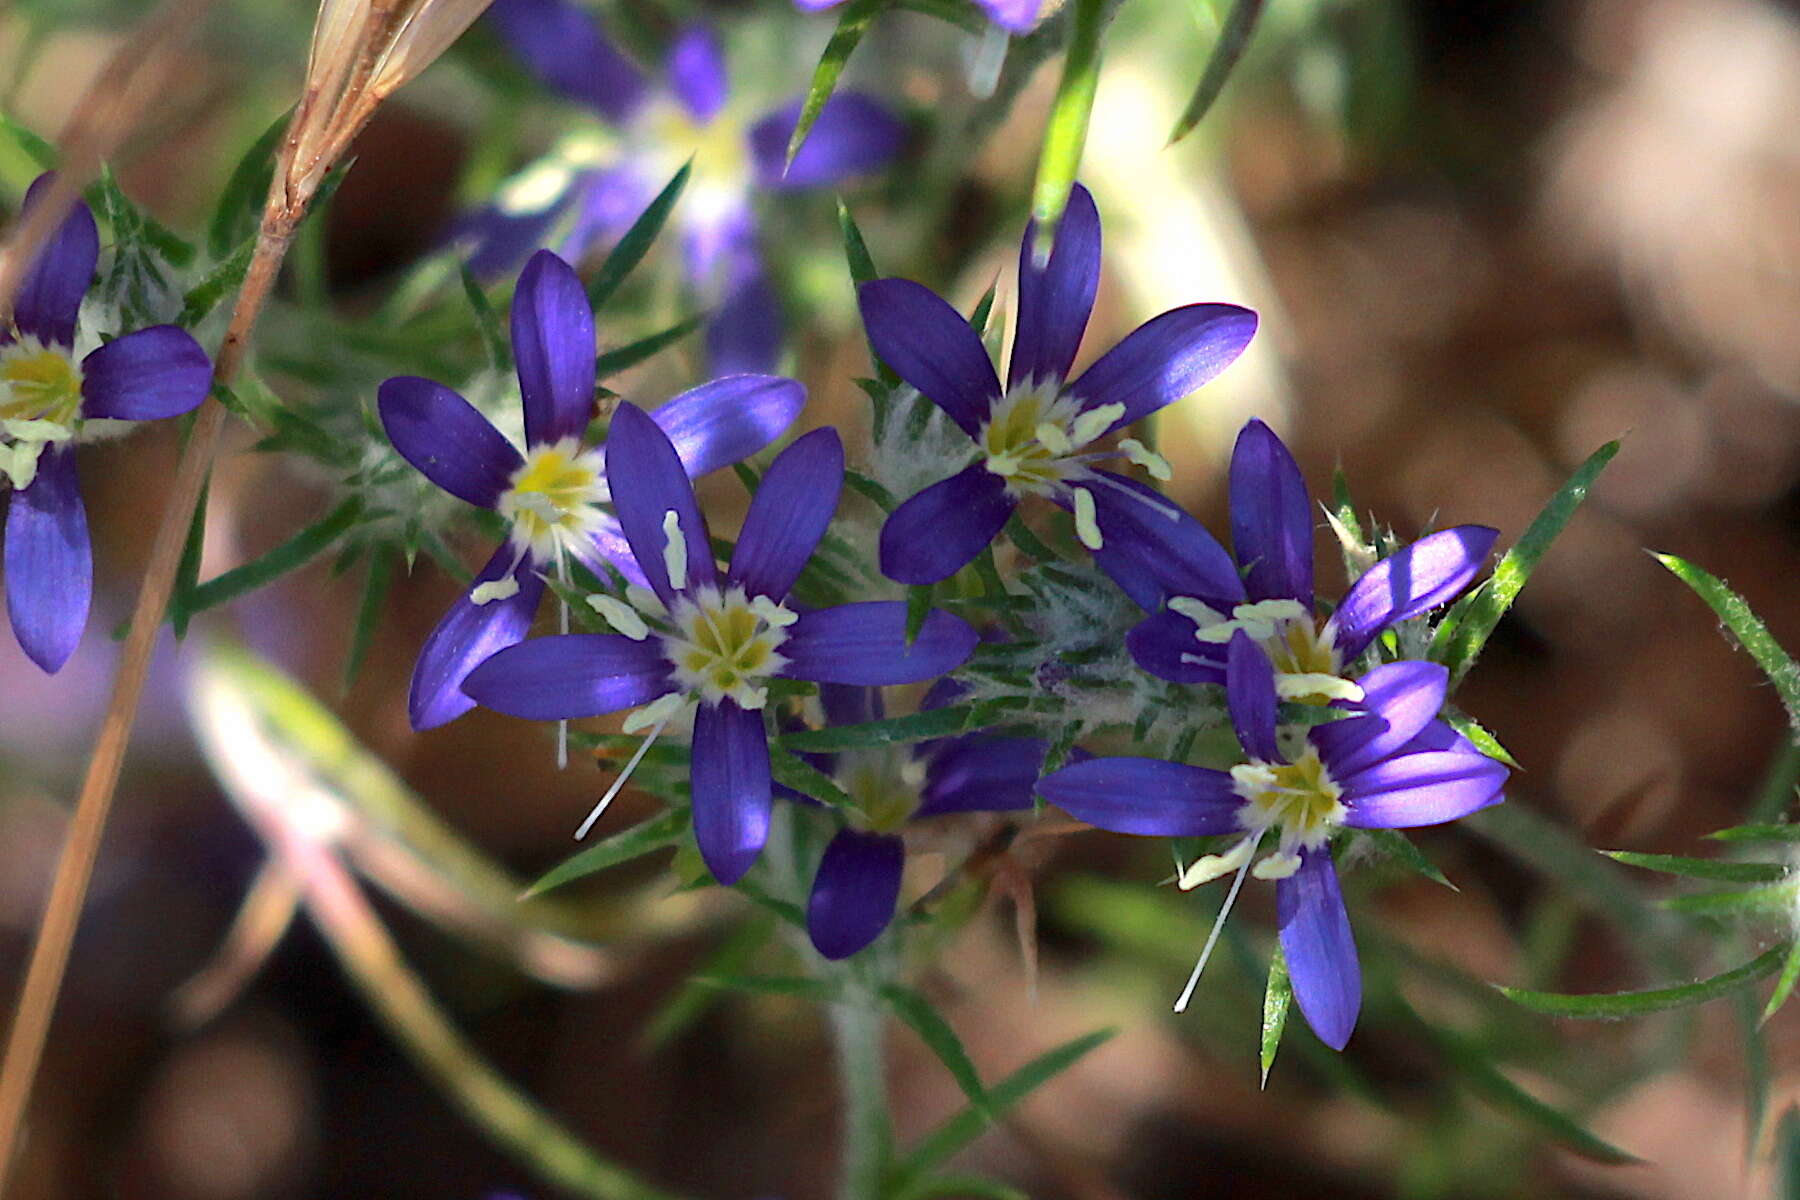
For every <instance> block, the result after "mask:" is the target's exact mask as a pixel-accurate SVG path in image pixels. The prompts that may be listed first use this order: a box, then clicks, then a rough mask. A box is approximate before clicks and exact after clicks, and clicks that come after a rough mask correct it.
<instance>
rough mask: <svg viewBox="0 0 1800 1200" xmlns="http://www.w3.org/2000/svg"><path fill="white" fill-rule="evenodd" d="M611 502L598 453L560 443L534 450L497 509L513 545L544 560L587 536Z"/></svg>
mask: <svg viewBox="0 0 1800 1200" xmlns="http://www.w3.org/2000/svg"><path fill="white" fill-rule="evenodd" d="M611 498H612V493H611V492H610V491H608V489H607V486H606V476H605V474H604V473H603V471H602V468H601V462H600V454H599V451H597V450H585V451H584V450H583V449H582V448H581V443H580V442H579V441H578V440H577V439H575V438H564V439H563V440H562V441H560V442H557V443H556V444H555V445H551V446H539V447H538V448H537V449H535V450H533V451H532V452H531V453H530V454H529V455H528V456H527V457H526V459H525V464H524V465H523V466H521V467H520V468H519V469H518V470H516V471H514V472H513V476H512V480H511V485H510V486H509V487H508V488H507V490H506V491H505V492H503V493H502V494H501V496H500V502H499V503H498V504H497V505H496V506H495V507H496V508H497V509H498V510H499V512H500V515H501V516H502V517H505V518H506V519H507V521H509V522H511V524H512V537H513V543H514V544H515V545H516V546H518V547H519V548H521V549H526V550H529V551H530V552H531V553H532V555H533V556H535V557H536V558H537V559H539V560H540V561H547V560H550V559H552V558H554V557H555V556H556V555H557V553H558V552H559V551H561V550H563V549H567V548H569V546H570V545H571V544H572V543H574V542H576V541H578V540H579V539H581V538H584V537H588V536H591V535H592V533H593V531H594V529H595V528H596V527H597V525H598V522H599V519H600V515H601V513H600V507H599V506H600V505H601V504H602V503H604V502H606V501H607V500H610V499H611Z"/></svg>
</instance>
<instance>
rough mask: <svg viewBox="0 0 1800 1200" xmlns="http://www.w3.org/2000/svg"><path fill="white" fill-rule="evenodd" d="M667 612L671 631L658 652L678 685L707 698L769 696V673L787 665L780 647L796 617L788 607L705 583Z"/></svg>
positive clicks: (751, 703)
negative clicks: (672, 671)
mask: <svg viewBox="0 0 1800 1200" xmlns="http://www.w3.org/2000/svg"><path fill="white" fill-rule="evenodd" d="M669 615H670V619H671V620H672V621H673V622H674V625H675V632H674V633H672V634H669V635H667V636H665V637H664V638H663V653H664V655H665V656H667V658H668V660H669V662H670V663H672V664H673V665H674V667H675V682H676V684H677V686H679V687H680V688H681V689H682V691H684V692H688V693H692V694H695V695H697V696H699V698H700V699H701V700H703V701H706V702H707V703H709V704H717V703H719V702H720V701H721V700H724V699H726V698H730V699H732V700H735V701H736V702H737V703H738V704H739V705H740V706H741V707H743V708H752V709H755V708H761V707H763V706H764V705H765V704H767V703H768V702H769V689H768V686H767V685H768V680H769V677H770V676H772V675H774V674H775V673H776V672H777V671H779V670H780V669H781V668H782V667H784V666H786V665H787V659H785V658H783V657H782V656H781V654H780V653H779V651H780V649H781V646H782V644H783V643H784V642H786V641H787V637H788V635H787V628H788V626H790V625H792V624H793V623H794V622H795V620H797V619H798V618H797V617H796V616H795V614H794V613H793V612H791V611H789V610H788V609H786V608H783V607H782V606H781V605H779V604H776V603H775V602H774V601H772V600H770V599H769V598H768V597H767V596H755V597H752V596H748V595H746V594H745V592H744V589H743V588H741V587H732V588H728V589H725V590H723V591H721V590H720V589H719V588H717V587H712V586H707V587H701V588H697V589H695V591H694V592H693V593H692V594H691V595H689V596H684V597H682V598H681V599H680V600H678V601H677V602H676V606H675V610H674V611H673V612H672V613H670V614H669Z"/></svg>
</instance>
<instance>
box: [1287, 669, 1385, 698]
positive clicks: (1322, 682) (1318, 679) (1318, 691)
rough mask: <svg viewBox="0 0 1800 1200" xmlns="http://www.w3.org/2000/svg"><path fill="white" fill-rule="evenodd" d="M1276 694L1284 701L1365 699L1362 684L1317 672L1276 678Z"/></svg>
mask: <svg viewBox="0 0 1800 1200" xmlns="http://www.w3.org/2000/svg"><path fill="white" fill-rule="evenodd" d="M1275 694H1276V695H1277V696H1280V697H1281V698H1282V699H1283V700H1301V699H1305V698H1306V697H1309V696H1325V697H1327V698H1328V699H1332V700H1361V699H1362V698H1363V690H1362V686H1361V685H1360V684H1357V683H1353V682H1351V681H1350V680H1348V679H1343V678H1340V677H1338V676H1336V675H1325V674H1322V673H1320V672H1317V671H1307V672H1304V673H1300V672H1296V673H1295V674H1292V675H1277V676H1275Z"/></svg>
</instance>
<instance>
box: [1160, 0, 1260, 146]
mask: <svg viewBox="0 0 1800 1200" xmlns="http://www.w3.org/2000/svg"><path fill="white" fill-rule="evenodd" d="M1263 7H1264V0H1237V2H1236V3H1235V4H1233V5H1232V6H1231V11H1230V13H1229V14H1227V15H1226V17H1225V25H1224V27H1223V28H1222V29H1220V30H1219V40H1218V41H1217V42H1216V43H1214V45H1213V51H1212V54H1211V56H1210V57H1208V58H1207V60H1206V69H1205V70H1204V71H1202V72H1201V73H1200V81H1199V83H1197V84H1195V85H1194V94H1193V95H1192V96H1190V97H1189V98H1188V102H1187V107H1185V108H1183V109H1182V110H1181V116H1180V117H1179V118H1178V119H1177V120H1176V122H1175V129H1174V132H1172V133H1170V134H1169V142H1170V144H1171V145H1173V144H1174V143H1176V142H1179V141H1180V140H1181V139H1182V138H1185V137H1186V136H1187V135H1188V134H1190V133H1192V132H1193V131H1194V129H1195V128H1196V127H1197V126H1198V125H1199V124H1200V122H1201V120H1203V119H1204V118H1205V116H1206V114H1207V113H1209V112H1211V111H1212V106H1213V102H1214V101H1216V100H1217V99H1218V98H1219V95H1220V93H1222V92H1223V91H1224V90H1225V81H1226V80H1227V79H1229V78H1231V72H1232V71H1233V70H1234V69H1235V68H1236V67H1237V65H1238V60H1239V59H1241V58H1243V56H1244V51H1245V50H1246V49H1248V48H1249V46H1250V37H1251V35H1252V34H1254V33H1255V32H1256V24H1257V22H1258V21H1260V20H1261V19H1262V14H1263Z"/></svg>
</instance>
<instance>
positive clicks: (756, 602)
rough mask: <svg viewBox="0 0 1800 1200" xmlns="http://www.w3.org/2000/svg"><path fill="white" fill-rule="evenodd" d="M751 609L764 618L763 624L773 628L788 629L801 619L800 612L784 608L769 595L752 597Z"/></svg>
mask: <svg viewBox="0 0 1800 1200" xmlns="http://www.w3.org/2000/svg"><path fill="white" fill-rule="evenodd" d="M750 611H751V612H753V613H755V614H756V615H757V616H759V617H761V618H762V621H763V624H765V625H767V626H769V627H770V628H772V629H786V628H787V627H788V626H789V625H792V624H793V623H794V622H795V621H798V620H799V619H800V614H799V613H797V612H794V611H793V610H791V609H787V608H783V607H782V606H781V605H779V604H777V603H775V602H774V601H773V600H771V599H769V598H768V597H767V596H752V597H750Z"/></svg>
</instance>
